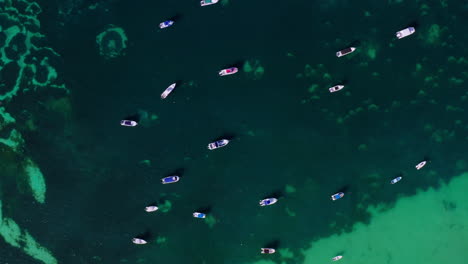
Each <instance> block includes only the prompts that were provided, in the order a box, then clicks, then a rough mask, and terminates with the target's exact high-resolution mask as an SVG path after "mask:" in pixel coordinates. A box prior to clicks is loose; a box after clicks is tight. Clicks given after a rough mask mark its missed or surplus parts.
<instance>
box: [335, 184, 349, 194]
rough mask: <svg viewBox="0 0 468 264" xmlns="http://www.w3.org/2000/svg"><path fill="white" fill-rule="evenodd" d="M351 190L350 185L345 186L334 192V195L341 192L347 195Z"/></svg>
mask: <svg viewBox="0 0 468 264" xmlns="http://www.w3.org/2000/svg"><path fill="white" fill-rule="evenodd" d="M350 189H351V185H349V184H347V185H345V186H343V187H341V188H339V189H338V190H336V191H335V193H339V192H342V193H345V194H346V193H349V190H350Z"/></svg>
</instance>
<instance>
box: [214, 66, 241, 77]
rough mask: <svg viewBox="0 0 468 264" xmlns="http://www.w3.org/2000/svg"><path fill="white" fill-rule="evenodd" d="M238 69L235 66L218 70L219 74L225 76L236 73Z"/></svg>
mask: <svg viewBox="0 0 468 264" xmlns="http://www.w3.org/2000/svg"><path fill="white" fill-rule="evenodd" d="M238 71H239V69H237V68H236V67H232V68H228V69H222V70H220V71H219V72H218V74H219V76H227V75H232V74H236V73H237V72H238Z"/></svg>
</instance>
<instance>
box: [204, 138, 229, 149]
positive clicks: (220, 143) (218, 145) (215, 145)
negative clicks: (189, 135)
mask: <svg viewBox="0 0 468 264" xmlns="http://www.w3.org/2000/svg"><path fill="white" fill-rule="evenodd" d="M227 144H229V140H227V139H221V140H217V141H215V142H211V143H210V144H208V149H209V150H213V149H217V148H221V147H224V146H226V145H227Z"/></svg>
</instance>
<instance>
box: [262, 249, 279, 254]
mask: <svg viewBox="0 0 468 264" xmlns="http://www.w3.org/2000/svg"><path fill="white" fill-rule="evenodd" d="M275 252H276V250H275V249H274V248H261V251H260V253H262V254H273V253H275Z"/></svg>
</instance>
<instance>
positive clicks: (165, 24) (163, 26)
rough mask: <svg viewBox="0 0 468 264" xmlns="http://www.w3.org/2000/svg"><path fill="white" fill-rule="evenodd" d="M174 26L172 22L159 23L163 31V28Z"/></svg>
mask: <svg viewBox="0 0 468 264" xmlns="http://www.w3.org/2000/svg"><path fill="white" fill-rule="evenodd" d="M172 25H174V21H172V20H167V21H164V22H161V23H159V28H161V29H163V28H168V27H170V26H172Z"/></svg>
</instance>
